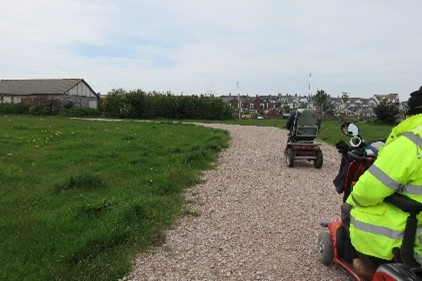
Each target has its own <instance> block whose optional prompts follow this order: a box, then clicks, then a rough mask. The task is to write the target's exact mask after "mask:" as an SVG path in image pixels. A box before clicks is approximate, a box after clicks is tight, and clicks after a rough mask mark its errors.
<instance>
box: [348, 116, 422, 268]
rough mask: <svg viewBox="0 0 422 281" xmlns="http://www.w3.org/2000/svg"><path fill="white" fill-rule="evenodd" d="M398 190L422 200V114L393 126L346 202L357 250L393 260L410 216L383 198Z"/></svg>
mask: <svg viewBox="0 0 422 281" xmlns="http://www.w3.org/2000/svg"><path fill="white" fill-rule="evenodd" d="M394 192H399V193H401V194H403V195H405V196H407V197H410V198H412V199H414V200H416V201H418V202H422V114H418V115H414V116H412V117H409V118H408V119H406V120H404V121H403V122H401V123H400V124H399V125H397V126H396V127H394V128H393V130H392V131H391V134H390V135H389V137H388V139H387V141H386V143H385V144H384V146H382V148H381V149H380V151H379V153H378V157H377V159H376V160H375V162H374V163H373V164H372V166H371V167H370V168H369V169H368V170H367V171H366V172H365V173H364V174H363V175H362V176H361V177H360V178H359V180H358V182H357V183H356V185H355V186H354V187H353V191H352V193H351V194H350V196H349V197H348V199H347V201H346V202H347V203H348V204H350V205H351V206H352V207H353V208H352V211H351V218H350V238H351V241H352V244H353V246H354V247H355V249H356V250H357V251H359V252H361V253H363V254H366V255H370V256H374V257H378V258H382V259H386V260H391V259H393V248H396V247H400V245H401V243H402V239H403V231H404V228H405V224H406V219H407V217H408V215H409V214H408V213H405V212H403V211H401V210H400V209H398V208H397V207H395V206H393V205H391V204H389V203H385V202H384V201H383V200H384V198H385V197H387V196H390V195H391V194H393V193H394ZM418 220H419V223H418V229H417V234H416V239H415V247H414V250H415V259H416V260H417V261H418V263H420V264H422V214H419V215H418Z"/></svg>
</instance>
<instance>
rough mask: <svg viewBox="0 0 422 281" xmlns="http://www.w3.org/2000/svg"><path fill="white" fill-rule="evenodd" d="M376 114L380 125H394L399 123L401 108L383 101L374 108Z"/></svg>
mask: <svg viewBox="0 0 422 281" xmlns="http://www.w3.org/2000/svg"><path fill="white" fill-rule="evenodd" d="M374 113H375V115H376V116H377V121H378V122H379V123H381V124H389V125H392V124H395V123H397V114H399V108H398V107H397V105H395V104H393V103H391V102H388V101H387V100H385V99H383V100H382V101H381V102H380V104H379V105H378V106H376V107H374Z"/></svg>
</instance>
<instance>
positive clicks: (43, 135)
mask: <svg viewBox="0 0 422 281" xmlns="http://www.w3.org/2000/svg"><path fill="white" fill-rule="evenodd" d="M228 141H229V134H228V133H227V132H225V131H219V130H213V129H209V128H204V127H200V126H199V127H196V126H193V125H182V124H173V123H170V122H166V123H138V122H91V121H78V120H68V119H62V118H56V117H54V118H53V117H52V118H40V117H23V116H2V117H0V179H1V180H0V213H1V216H0V264H1V268H2V269H1V271H0V280H114V281H115V280H118V279H119V278H122V277H123V276H125V274H127V273H128V272H130V269H131V263H132V262H133V258H134V256H135V255H136V254H137V253H139V252H141V251H146V250H148V249H150V247H151V246H157V245H160V244H162V243H163V242H164V241H165V230H167V229H168V228H170V227H171V226H172V224H173V223H174V220H175V218H177V217H178V216H180V215H183V214H185V215H186V210H184V209H183V202H184V201H183V200H184V199H183V196H182V191H183V190H184V189H185V188H186V187H187V186H191V185H193V184H195V183H196V182H198V181H199V180H200V176H201V172H202V171H203V170H205V169H210V168H213V163H214V161H215V160H216V157H217V156H218V153H219V152H220V151H221V150H222V149H223V148H225V147H227V145H228Z"/></svg>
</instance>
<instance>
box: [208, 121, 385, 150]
mask: <svg viewBox="0 0 422 281" xmlns="http://www.w3.org/2000/svg"><path fill="white" fill-rule="evenodd" d="M286 121H287V120H284V119H283V120H274V119H264V120H257V119H246V120H228V121H221V122H219V123H225V124H240V125H251V126H268V127H277V128H280V129H285V130H287V129H286ZM204 122H207V121H204ZM208 122H209V121H208ZM216 122H218V121H216ZM341 123H342V121H322V122H321V128H320V132H319V135H318V139H320V140H321V141H324V142H326V143H329V144H332V145H335V144H336V143H337V142H338V141H339V140H345V141H347V142H349V140H350V137H348V136H345V135H343V133H342V132H341V131H340V126H341ZM353 123H355V124H357V125H358V126H359V129H360V134H361V136H362V137H363V138H364V140H365V141H371V140H377V139H385V138H387V136H388V135H389V134H390V131H391V129H392V128H393V126H389V125H376V124H373V123H365V122H358V121H356V122H353Z"/></svg>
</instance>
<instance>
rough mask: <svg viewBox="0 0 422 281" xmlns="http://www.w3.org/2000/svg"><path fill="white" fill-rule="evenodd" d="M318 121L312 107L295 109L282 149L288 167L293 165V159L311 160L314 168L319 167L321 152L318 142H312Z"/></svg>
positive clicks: (316, 131) (320, 164) (321, 162)
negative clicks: (285, 144)
mask: <svg viewBox="0 0 422 281" xmlns="http://www.w3.org/2000/svg"><path fill="white" fill-rule="evenodd" d="M319 127H320V122H319V120H318V118H317V116H316V112H315V110H313V109H304V110H303V111H302V112H300V111H299V110H298V111H296V113H295V116H294V121H293V125H292V128H291V129H290V132H289V136H288V140H287V146H286V148H285V149H284V155H285V157H286V163H287V166H288V167H293V166H294V163H295V160H307V161H313V162H314V167H315V168H318V169H319V168H321V167H322V164H323V154H322V151H321V148H320V144H317V143H315V142H314V140H315V138H316V137H317V136H318V133H319Z"/></svg>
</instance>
